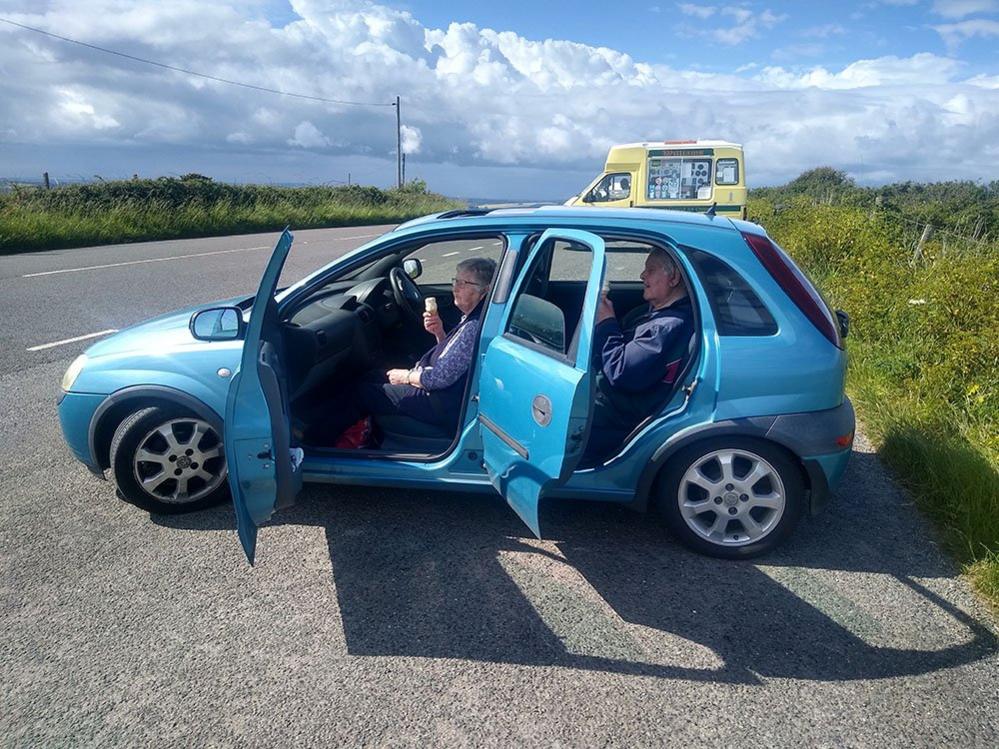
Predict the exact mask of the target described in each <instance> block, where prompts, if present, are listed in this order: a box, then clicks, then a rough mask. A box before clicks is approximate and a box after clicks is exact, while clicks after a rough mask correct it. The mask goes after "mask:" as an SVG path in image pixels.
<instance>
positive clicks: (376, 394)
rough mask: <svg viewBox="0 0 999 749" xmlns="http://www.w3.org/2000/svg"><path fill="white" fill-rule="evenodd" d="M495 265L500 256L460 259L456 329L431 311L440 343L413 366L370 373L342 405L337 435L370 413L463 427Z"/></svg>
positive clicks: (426, 322)
mask: <svg viewBox="0 0 999 749" xmlns="http://www.w3.org/2000/svg"><path fill="white" fill-rule="evenodd" d="M495 270H496V263H495V261H493V260H490V259H488V258H478V257H477V258H469V259H467V260H462V261H461V262H460V263H458V265H457V268H456V269H455V277H454V278H453V279H452V293H453V294H454V304H455V306H456V307H457V308H458V309H459V310H461V313H462V317H461V320H460V321H459V322H458V324H457V325H456V326H455V327H454V329H453V330H451V331H450V332H445V330H444V324H443V322H442V321H441V318H440V316H439V315H438V314H437V312H436V311H434V312H425V313H424V315H423V327H424V328H425V329H426V330H427V332H429V333H431V334H432V335H433V336H434V338H436V339H437V345H435V346H434V347H433V348H431V349H430V350H429V351H428V352H427V353H426V354H424V355H423V357H422V358H421V359H420V361H419V362H417V364H416V366H415V367H413V368H412V369H390V370H388V371H387V372H386V371H376V372H370V373H368V375H366V376H365V377H364V379H362V380H361V381H360V382H358V383H357V385H356V387H355V388H354V391H353V392H352V394H351V395H350V397H348V398H347V399H346V400H345V401H342V402H340V403H339V404H338V408H337V413H336V414H334V416H333V420H334V424H333V429H332V431H333V434H334V435H338V434H340V432H341V431H342V430H343V429H346V428H347V427H348V426H350V425H351V424H353V423H355V422H356V421H357V420H358V419H360V418H362V417H364V416H373V417H374V418H375V420H377V419H378V417H379V416H385V415H390V414H401V415H405V416H409V417H411V418H414V419H417V420H419V421H422V422H424V423H427V424H432V425H434V426H438V427H440V428H441V429H443V430H445V431H454V430H456V429H457V427H458V417H459V415H460V414H461V405H462V397H463V396H464V393H465V384H466V382H467V381H468V371H469V368H470V366H471V363H472V354H473V352H474V350H475V343H476V341H477V340H478V337H479V325H480V322H481V320H480V317H481V314H482V308H483V306H484V304H485V299H486V297H487V296H488V294H489V289H490V288H491V286H492V279H493V273H494V272H495Z"/></svg>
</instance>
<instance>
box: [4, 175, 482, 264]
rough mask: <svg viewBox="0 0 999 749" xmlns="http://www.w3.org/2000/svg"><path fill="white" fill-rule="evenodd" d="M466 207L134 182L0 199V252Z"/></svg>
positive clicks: (367, 191) (406, 197)
mask: <svg viewBox="0 0 999 749" xmlns="http://www.w3.org/2000/svg"><path fill="white" fill-rule="evenodd" d="M461 207H464V206H463V204H462V203H459V202H457V201H454V200H450V199H448V198H445V197H444V196H442V195H436V194H434V193H430V192H427V190H426V186H425V185H424V184H423V183H422V182H416V183H411V184H409V185H406V186H405V187H404V188H402V189H399V190H379V189H377V188H373V187H362V186H358V185H354V186H350V187H332V188H329V187H303V188H280V187H267V186H260V185H225V184H220V183H215V182H212V181H211V180H208V179H205V178H186V179H159V180H129V181H123V182H103V183H99V184H96V185H93V184H91V185H74V186H69V187H61V188H57V189H54V190H41V189H37V188H19V189H15V190H12V191H10V192H8V193H5V194H2V195H0V254H14V253H18V252H31V251H36V250H48V249H61V248H67V247H83V246H88V245H99V244H110V243H120V242H139V241H149V240H159V239H180V238H186V237H204V236H218V235H224V234H244V233H249V232H262V231H276V230H280V229H282V228H284V227H285V226H288V225H290V226H291V227H292V228H294V229H313V228H322V227H329V226H352V225H362V224H390V223H399V222H401V221H405V220H408V219H410V218H415V217H416V216H422V215H426V214H428V213H434V212H437V211H444V210H448V209H451V208H461Z"/></svg>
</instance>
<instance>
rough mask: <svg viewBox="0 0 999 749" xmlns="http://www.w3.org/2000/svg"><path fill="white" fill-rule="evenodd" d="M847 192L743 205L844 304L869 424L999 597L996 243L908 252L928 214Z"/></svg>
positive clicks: (950, 540)
mask: <svg viewBox="0 0 999 749" xmlns="http://www.w3.org/2000/svg"><path fill="white" fill-rule="evenodd" d="M855 197H856V196H854V195H847V196H846V199H845V200H844V201H843V203H842V204H830V203H829V202H828V198H826V199H825V200H823V199H822V198H821V197H816V196H812V195H808V194H802V193H798V194H792V193H788V192H780V191H758V192H757V193H756V194H755V195H754V196H753V197H752V198H751V199H750V206H749V212H750V218H751V219H752V220H754V221H758V222H759V223H761V224H762V225H763V226H764V227H766V229H767V230H768V232H769V233H770V234H771V236H772V237H774V239H775V240H776V241H777V242H778V243H779V244H780V245H781V246H782V247H784V248H785V249H786V250H787V251H788V253H789V254H791V255H792V256H793V257H794V258H795V260H796V261H797V262H798V263H799V264H800V265H801V266H802V268H803V269H804V270H805V271H806V272H807V273H808V274H809V275H810V276H811V278H812V279H813V280H814V281H815V282H816V284H817V285H818V286H819V287H820V288H821V289H822V291H823V293H824V294H825V295H826V297H827V299H828V300H829V302H830V303H831V304H832V305H833V306H834V307H838V308H842V309H844V310H846V311H847V312H848V313H849V314H850V318H851V328H850V338H849V339H848V351H849V354H850V369H849V377H848V389H849V391H850V394H851V397H852V398H853V399H854V401H855V403H856V405H857V407H858V413H859V415H860V417H861V419H862V420H863V422H864V425H865V427H866V428H867V430H868V431H869V432H870V436H871V437H872V438H873V439H874V440H875V442H876V443H877V444H878V446H879V452H880V454H881V456H882V457H883V458H884V460H885V461H886V462H887V463H888V465H890V466H891V467H892V468H893V469H894V470H895V472H896V473H897V475H898V476H899V477H900V478H901V479H902V481H903V482H904V483H905V484H907V485H908V487H909V488H910V489H911V490H912V491H913V493H914V495H915V496H916V498H917V501H918V502H919V504H920V506H921V507H922V508H923V509H924V510H925V511H926V512H927V513H928V514H929V515H930V516H931V517H932V518H933V519H934V520H935V521H937V523H938V527H939V528H940V529H941V531H942V537H943V539H944V541H945V543H946V545H947V546H948V548H949V549H950V550H951V551H952V552H953V553H954V554H955V555H956V556H957V558H958V559H959V560H960V561H961V562H962V563H963V564H964V565H965V568H966V570H967V571H968V572H969V573H970V574H971V576H972V578H973V580H974V582H975V583H976V585H977V586H978V587H979V589H980V590H982V591H983V592H984V593H985V594H986V595H988V596H989V597H990V598H991V599H992V601H993V602H995V603H999V243H992V244H966V245H965V246H964V248H963V249H962V250H961V251H956V250H955V249H954V248H953V243H952V245H951V249H950V250H949V251H945V247H944V243H943V241H942V239H940V240H936V239H930V241H929V242H928V243H927V244H926V245H925V248H924V251H923V256H922V258H921V259H919V260H918V261H915V262H914V261H913V258H914V244H915V242H916V240H917V238H918V236H919V235H920V231H919V226H918V222H916V223H915V224H914V223H913V221H912V220H910V216H913V215H922V214H921V213H920V212H919V211H916V210H912V211H906V210H904V209H902V210H900V209H896V208H895V207H894V206H889V205H888V204H886V203H885V202H882V204H881V206H876V205H875V204H874V202H873V199H869V200H868V201H867V204H866V205H863V201H859V200H856V199H855ZM868 198H872V196H871V195H870V194H868ZM835 200H836V199H835V198H834V201H835ZM969 208H970V207H969ZM978 208H979V210H980V211H981V210H982V205H981V204H980V205H979V206H978ZM985 210H986V212H987V210H988V207H986V208H985ZM928 211H929V209H927V212H928Z"/></svg>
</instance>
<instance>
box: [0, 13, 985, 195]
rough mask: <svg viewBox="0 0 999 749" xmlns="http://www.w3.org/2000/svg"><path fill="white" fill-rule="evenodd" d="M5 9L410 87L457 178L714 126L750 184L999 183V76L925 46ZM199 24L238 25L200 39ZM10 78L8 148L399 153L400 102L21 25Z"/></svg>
mask: <svg viewBox="0 0 999 749" xmlns="http://www.w3.org/2000/svg"><path fill="white" fill-rule="evenodd" d="M11 2H14V3H15V4H16V3H17V2H19V3H20V9H21V12H20V13H17V12H16V10H14V11H10V15H12V16H13V18H14V20H17V21H20V22H23V23H26V24H29V25H33V26H39V27H41V28H46V29H50V30H51V31H53V32H54V33H61V34H65V35H68V36H73V37H76V38H79V39H81V40H82V41H85V42H89V43H93V44H100V45H101V46H106V47H110V48H113V49H120V50H122V51H127V52H128V53H129V54H135V55H137V56H140V57H148V58H151V59H155V60H162V61H164V62H169V63H178V64H182V65H183V67H186V68H191V69H194V70H201V71H204V72H208V73H212V74H215V75H218V76H221V77H224V78H230V79H234V80H240V81H245V82H247V83H252V84H254V85H258V86H265V87H268V88H276V89H281V90H284V91H295V92H302V93H306V94H311V95H315V96H320V97H325V98H329V99H337V100H346V101H359V102H370V103H373V104H378V105H387V104H389V103H390V102H391V101H393V99H394V96H395V94H396V93H401V94H402V96H403V100H402V108H401V111H402V118H403V123H404V124H405V127H406V129H405V131H404V143H403V150H404V152H406V153H408V154H412V155H413V156H414V159H413V160H412V161H411V162H410V166H408V170H409V171H410V172H411V173H414V174H420V172H419V171H418V170H420V169H423V168H426V169H429V168H430V166H429V165H445V164H451V165H454V170H455V171H462V172H463V173H464V174H465V175H468V174H471V173H473V171H474V170H470V169H469V167H482V168H488V169H490V170H494V171H493V172H491V173H497V172H496V170H498V169H500V167H501V166H502V167H503V169H505V170H506V171H504V173H510V172H511V171H512V170H521V171H523V172H524V173H527V171H526V170H528V169H533V170H537V171H535V172H531V174H533V175H535V177H534V179H537V177H536V175H538V174H544V173H549V172H550V173H558V172H564V173H588V172H592V171H594V170H595V169H596V168H599V165H600V164H601V163H602V160H603V157H604V156H605V155H606V152H607V148H608V147H609V146H610V145H611V144H613V143H616V142H626V141H632V140H643V139H669V138H681V137H723V138H728V139H732V140H735V141H738V142H742V143H744V144H745V146H746V150H747V158H748V159H749V162H750V163H751V164H752V167H751V173H752V175H753V180H754V182H755V183H756V184H761V183H766V182H768V181H776V180H782V179H786V178H788V177H792V176H795V175H796V174H798V173H800V172H801V171H803V170H804V169H806V168H809V167H812V166H815V165H817V164H820V163H832V164H833V165H835V166H839V167H840V168H846V169H851V170H853V171H854V172H855V173H857V174H858V176H861V177H863V176H864V175H867V176H870V175H875V174H882V173H892V174H896V175H897V176H898V178H900V179H902V178H908V179H920V178H924V177H925V174H924V173H923V172H921V171H920V170H921V169H926V170H927V171H928V172H932V176H933V178H937V179H941V178H947V177H962V178H976V177H990V176H991V173H990V172H988V171H987V170H988V169H990V168H991V166H990V165H989V163H988V159H984V158H983V155H985V154H988V153H991V152H993V151H994V150H995V148H996V147H995V145H994V144H996V143H999V84H997V83H996V79H995V77H992V76H986V75H978V76H976V77H975V78H971V79H969V80H964V79H963V78H962V75H965V74H964V73H963V66H962V64H961V63H960V62H959V61H958V60H956V59H954V58H952V57H947V56H941V55H933V54H927V53H923V54H917V55H913V56H911V57H902V58H900V57H893V56H886V57H880V58H876V59H868V60H858V61H855V62H853V63H851V64H849V65H845V66H815V67H811V68H808V69H801V68H797V67H795V68H792V67H790V65H788V66H786V67H773V66H772V67H767V68H763V69H760V68H759V67H754V66H753V65H752V64H749V65H745V66H743V67H742V68H740V69H739V71H738V72H737V73H734V74H720V73H705V72H699V71H696V70H693V69H691V68H689V67H686V68H682V67H681V68H677V67H672V66H667V65H661V64H654V63H650V62H647V61H644V60H636V59H634V58H633V57H632V56H630V55H628V54H625V53H623V52H621V51H619V50H614V49H610V48H607V47H595V46H589V45H585V44H580V43H577V42H573V41H567V40H556V39H544V40H537V39H530V38H526V37H524V36H521V35H519V34H517V33H514V32H512V31H495V30H491V29H482V28H479V27H477V26H476V25H474V24H469V23H464V24H457V23H456V24H451V25H449V26H448V27H446V28H442V29H435V28H426V27H424V26H423V25H421V24H420V22H419V21H418V20H417V19H416V18H414V17H413V16H412V15H411V14H409V13H406V12H403V11H399V10H395V9H391V8H387V7H385V6H380V5H377V4H375V3H373V2H363V1H362V0H293V9H294V11H295V13H296V14H297V15H298V16H299V17H300V18H301V20H297V21H293V22H291V23H289V24H287V25H285V26H283V27H282V28H271V27H270V26H269V25H268V24H266V23H265V22H262V21H259V20H257V19H255V18H254V17H253V16H252V14H250V13H249V12H248V11H246V10H245V9H244V8H242V7H241V6H237V5H236V4H235V0H219V2H216V3H204V2H201V1H200V0H175V1H174V2H170V3H160V4H152V3H140V2H138V0H135V1H134V2H131V1H130V0H91V2H89V3H87V4H83V3H82V2H80V1H79V0H49V2H48V3H47V4H46V5H45V10H44V13H43V12H41V11H38V10H36V8H37V7H38V6H37V4H36V2H35V1H34V0H11ZM663 7H664V8H666V7H667V6H665V5H664V6H663ZM669 7H672V6H669ZM695 7H700V6H695ZM705 7H711V8H713V9H714V8H717V10H715V11H714V12H713V13H712V14H711V15H710V16H709V18H710V23H708V24H703V23H701V21H693V22H692V23H694V25H696V26H699V27H703V28H698V29H697V30H698V32H701V33H707V34H714V33H721V34H723V35H724V34H725V33H728V34H729V41H728V43H737V41H738V40H739V39H743V40H744V39H747V38H750V36H751V35H752V34H758V33H761V32H762V30H765V29H767V28H777V27H778V26H779V24H780V23H781V21H782V20H783V17H782V16H779V15H777V14H775V13H773V12H772V11H769V10H751V9H749V8H748V7H747V6H741V5H729V6H722V5H717V6H705ZM681 15H682V11H681ZM688 17H689V18H695V19H696V18H697V16H688ZM95 19H100V20H99V22H98V21H97V20H95ZM955 26H956V24H955ZM206 28H215V29H224V32H225V33H219V34H216V35H214V36H213V37H212V44H210V45H206V44H205V43H204V30H205V29H206ZM978 28H982V27H978ZM830 33H832V32H831V31H830ZM941 33H943V32H941ZM952 33H954V34H960V33H962V32H957V31H955V32H952ZM816 36H819V35H816ZM960 38H964V37H960ZM715 39H716V41H719V42H720V41H721V37H715ZM803 49H804V48H802V49H800V50H799V52H801V51H802V50H803ZM805 51H807V50H805ZM40 61H44V64H39V62H40ZM0 70H2V72H3V75H2V76H0V133H5V132H10V131H14V132H16V133H17V134H18V136H17V137H18V139H19V140H17V141H16V142H15V143H5V152H6V153H9V152H11V151H12V150H16V149H22V150H25V151H27V150H29V149H31V148H34V149H51V148H55V147H63V148H67V149H70V148H72V149H76V150H80V149H85V148H90V147H92V146H93V145H94V144H95V143H98V142H99V143H103V144H105V145H106V146H107V147H108V148H110V147H111V146H121V145H124V144H127V145H128V146H130V148H131V151H132V153H136V152H137V151H138V150H140V149H141V148H152V147H153V146H156V145H163V144H167V145H170V146H175V147H177V148H178V149H181V150H183V151H185V152H191V151H192V150H193V149H195V148H204V149H206V150H211V151H212V153H214V154H216V155H218V154H222V155H224V154H237V153H238V154H240V158H241V159H242V158H243V154H245V153H246V152H247V151H248V150H252V151H253V153H254V154H259V155H260V163H259V164H255V165H254V169H255V170H259V171H264V170H265V167H264V166H262V164H263V163H265V161H264V160H265V159H272V161H267V162H266V163H268V164H278V165H279V164H281V163H282V160H283V159H294V158H299V159H300V160H302V161H304V162H309V161H312V162H316V161H317V160H319V159H325V158H332V157H340V156H343V157H345V158H346V157H350V158H353V159H366V160H367V161H366V162H365V163H376V162H377V160H378V159H382V160H385V161H386V162H387V163H391V160H392V159H393V158H394V152H395V148H396V131H395V113H394V111H393V109H392V108H391V107H390V106H370V107H368V106H365V107H354V106H347V105H340V104H330V103H322V102H316V101H307V100H303V99H296V98H291V97H281V96H275V95H270V94H265V93H262V92H254V91H248V90H246V89H241V88H235V87H232V86H226V85H223V84H219V83H216V82H212V81H205V80H198V79H192V78H190V77H189V76H185V75H183V74H180V73H176V72H172V71H167V70H162V69H159V68H152V67H147V66H141V65H138V64H136V63H134V62H129V61H125V60H122V59H120V58H114V57H110V56H107V55H101V54H99V53H97V52H95V51H93V50H87V49H84V48H80V47H78V46H75V45H68V44H65V43H62V42H58V41H55V40H51V39H46V38H44V37H39V36H37V35H31V34H29V33H28V32H23V31H18V30H14V29H11V28H9V27H0ZM990 149H991V151H990ZM119 150H120V149H119ZM217 157H218V158H221V156H217ZM441 168H443V166H441ZM122 170H123V171H128V172H129V173H131V171H132V167H131V166H123V167H122ZM192 170H193V171H197V169H192ZM414 170H417V171H414ZM108 171H110V169H109V170H108ZM345 171H346V170H345ZM358 173H359V172H358V170H357V169H356V168H355V170H354V177H355V178H357V175H358ZM386 174H391V175H394V168H393V169H388V170H387V171H386ZM272 176H273V177H274V178H276V179H279V178H280V175H279V174H274V175H272ZM466 179H467V177H466ZM580 181H583V180H582V178H581V179H580ZM480 194H481V193H480Z"/></svg>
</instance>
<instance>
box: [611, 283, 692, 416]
mask: <svg viewBox="0 0 999 749" xmlns="http://www.w3.org/2000/svg"><path fill="white" fill-rule="evenodd" d="M693 333H694V310H693V307H692V306H691V303H690V298H689V297H683V298H682V299H678V300H677V301H675V302H674V303H673V304H671V305H670V306H669V307H664V308H662V309H658V310H652V309H650V308H648V307H644V306H643V307H640V308H638V309H635V310H632V311H631V312H629V313H628V315H627V316H626V317H625V319H624V324H623V326H622V324H621V323H619V322H618V321H617V320H616V319H614V318H608V319H606V320H603V321H602V322H600V323H599V324H598V325H597V326H596V328H595V329H594V333H593V352H594V360H595V361H594V363H595V364H598V365H599V371H598V372H597V396H596V407H597V408H596V413H595V414H594V426H595V427H597V428H601V427H607V426H610V427H618V428H620V429H628V430H630V429H632V428H633V427H634V426H635V425H636V424H638V423H639V422H640V421H642V420H643V419H644V418H645V417H646V416H648V415H649V414H650V413H651V412H652V410H653V409H655V408H659V407H662V406H663V405H664V401H665V399H666V398H667V397H669V394H670V392H671V391H672V389H673V384H674V382H675V380H676V378H677V376H678V375H679V374H680V370H681V369H682V368H683V363H684V360H685V359H686V356H687V350H688V348H689V346H690V337H691V336H692V335H693Z"/></svg>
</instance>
